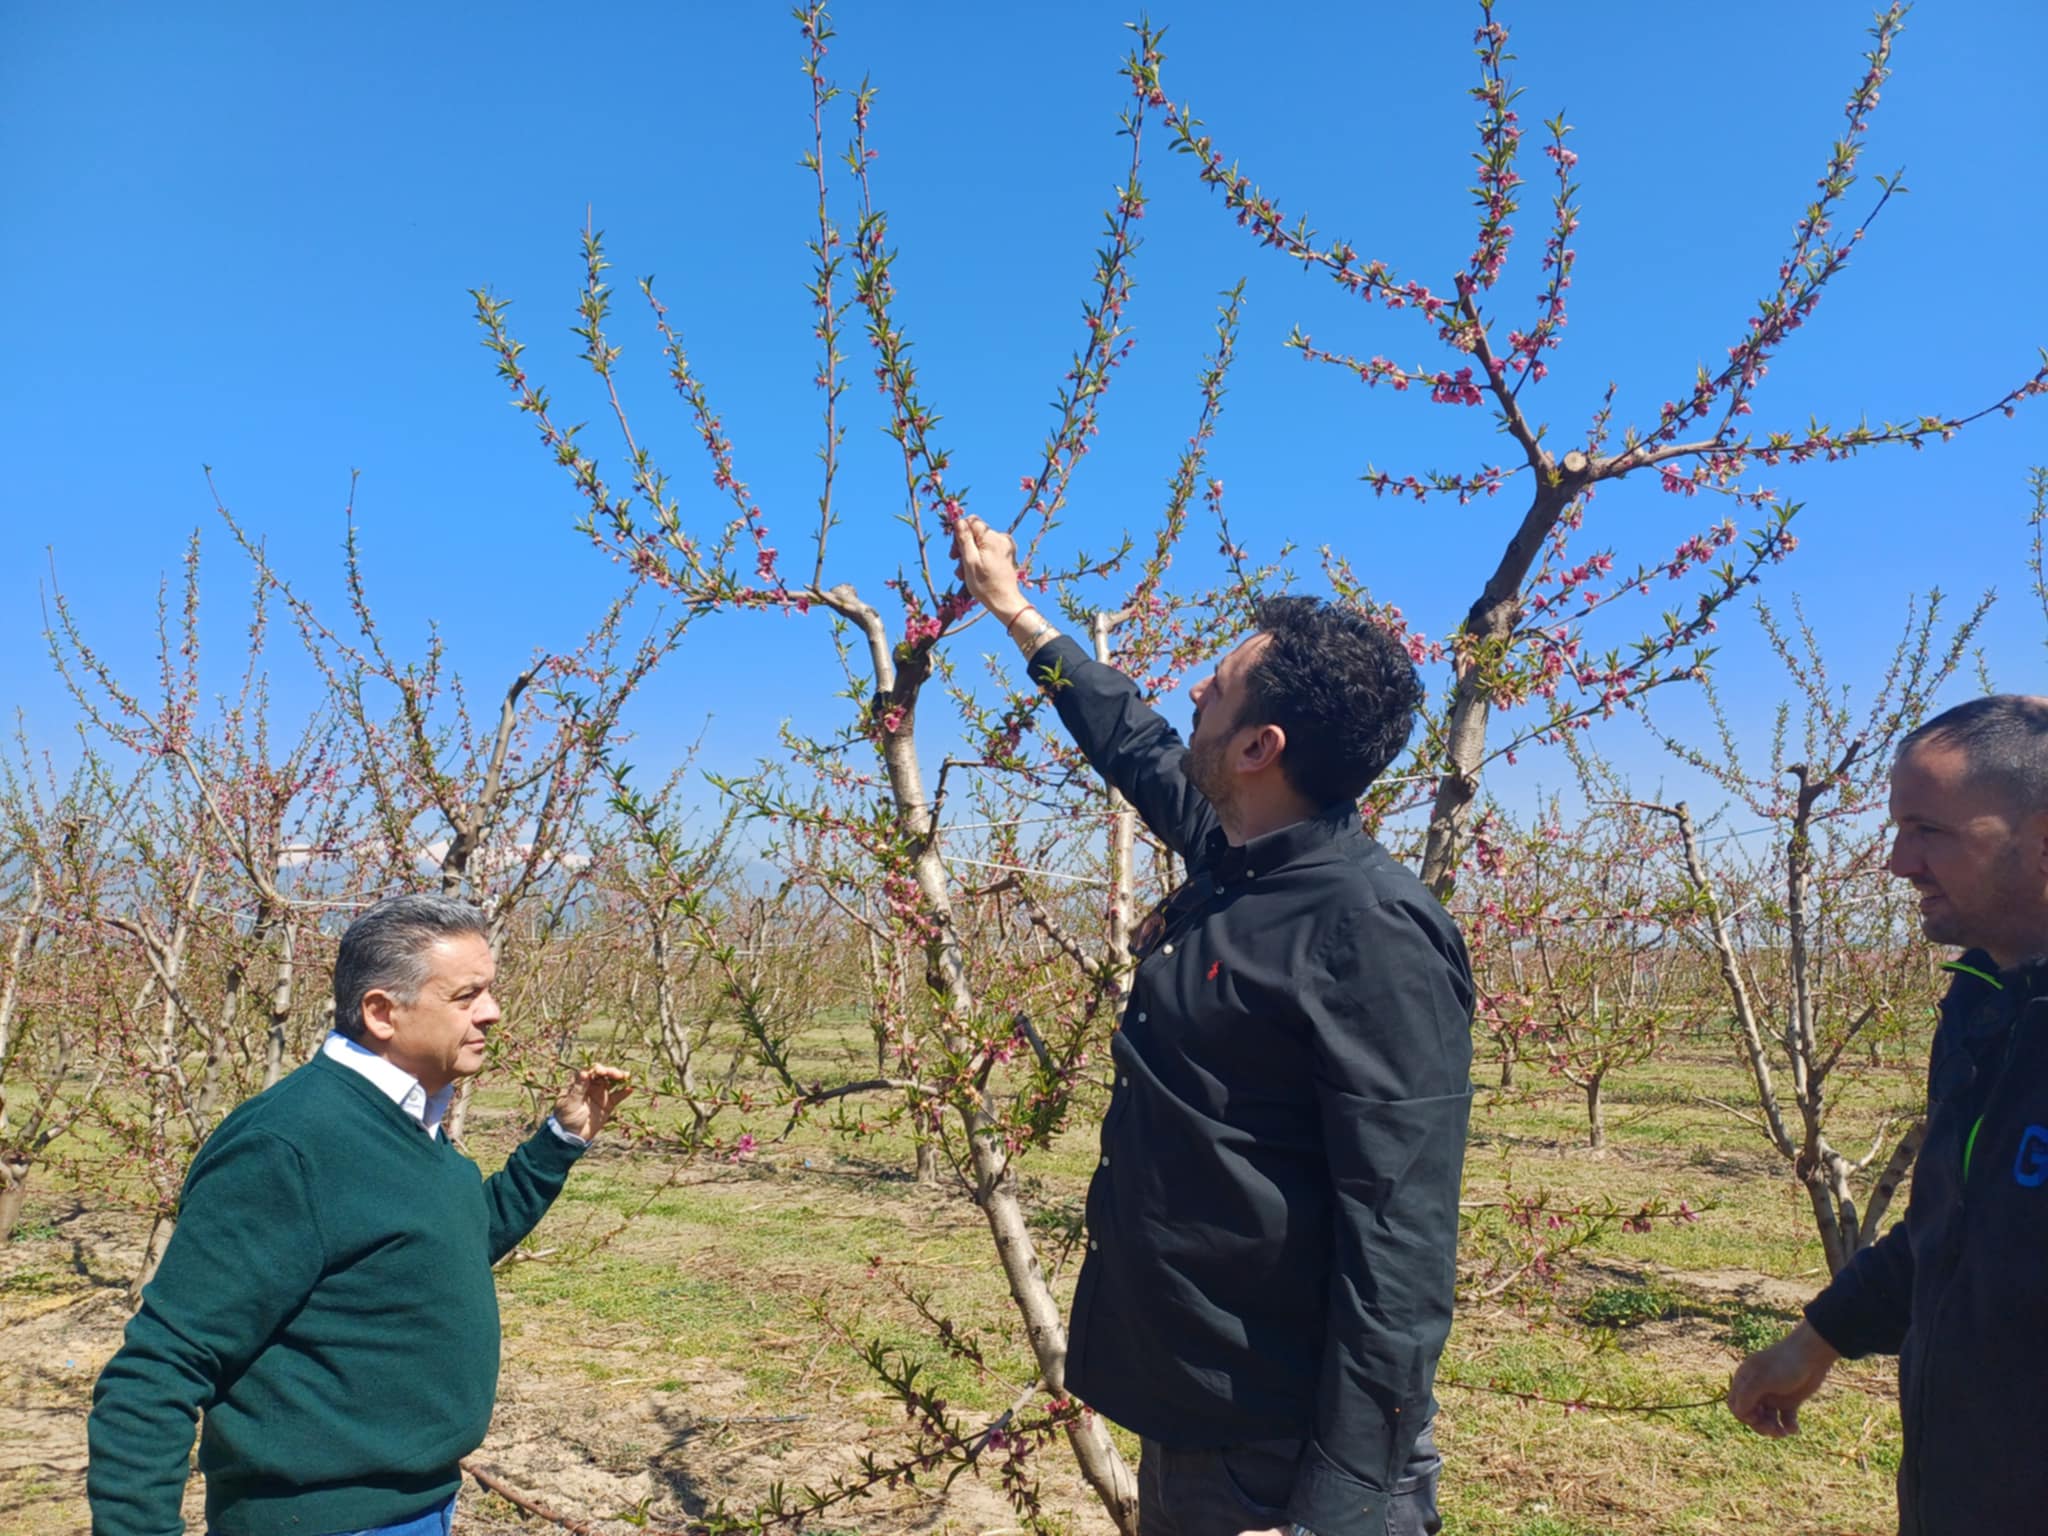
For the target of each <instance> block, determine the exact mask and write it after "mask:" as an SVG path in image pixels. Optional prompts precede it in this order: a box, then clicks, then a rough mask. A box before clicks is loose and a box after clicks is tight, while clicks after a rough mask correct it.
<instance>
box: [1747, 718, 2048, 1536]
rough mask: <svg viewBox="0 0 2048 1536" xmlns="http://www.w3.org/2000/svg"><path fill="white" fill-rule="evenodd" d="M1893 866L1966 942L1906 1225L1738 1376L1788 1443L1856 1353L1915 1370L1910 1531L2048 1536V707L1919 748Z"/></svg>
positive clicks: (1895, 800)
mask: <svg viewBox="0 0 2048 1536" xmlns="http://www.w3.org/2000/svg"><path fill="white" fill-rule="evenodd" d="M1891 810H1892V820H1893V821H1894V823H1895V824H1896V826H1897V828H1898V832H1897V839H1896V841H1895V843H1894V844H1893V848H1892V857H1891V869H1892V873H1894V874H1896V875H1898V876H1900V877H1901V878H1903V879H1906V880H1909V881H1911V882H1912V884H1913V886H1914V888H1915V889H1916V890H1917V891H1918V892H1919V893H1920V915H1921V925H1922V927H1923V929H1924V930H1925V932H1926V934H1927V937H1928V938H1929V939H1932V940H1934V941H1935V942H1936V943H1940V944H1956V945H1961V946H1964V947H1965V950H1966V952H1965V953H1964V955H1963V956H1962V958H1961V959H1960V960H1957V961H1954V962H1952V963H1951V964H1950V965H1949V967H1948V969H1949V970H1950V971H1952V972H1953V973H1954V980H1953V981H1952V982H1951V983H1950V985H1949V989H1948V994H1947V996H1946V997H1944V998H1943V999H1942V1005H1941V1020H1940V1023H1939V1025H1938V1026H1937V1028H1936V1030H1935V1035H1934V1047H1933V1052H1932V1055H1931V1057H1930V1061H1929V1066H1928V1075H1927V1116H1928V1118H1927V1137H1926V1140H1925V1141H1924V1142H1923V1144H1922V1145H1921V1149H1920V1159H1919V1162H1918V1164H1917V1165H1916V1166H1915V1168H1914V1170H1913V1188H1912V1195H1911V1200H1910V1203H1909V1205H1908V1208H1907V1211H1906V1218H1905V1220H1903V1221H1902V1222H1900V1223H1899V1224H1898V1225H1897V1226H1895V1227H1893V1228H1892V1229H1891V1231H1890V1232H1888V1233H1886V1234H1885V1235H1884V1237H1882V1238H1881V1239H1879V1240H1878V1241H1877V1242H1875V1243H1873V1244H1872V1245H1871V1246H1870V1247H1868V1248H1866V1249H1865V1250H1864V1251H1863V1252H1862V1253H1860V1254H1858V1255H1857V1256H1856V1258H1855V1259H1854V1260H1853V1261H1852V1262H1851V1263H1850V1264H1849V1265H1848V1266H1847V1267H1846V1268H1844V1269H1843V1271H1842V1272H1841V1273H1840V1274H1839V1275H1837V1276H1836V1277H1835V1278H1834V1280H1833V1282H1832V1283H1831V1284H1830V1285H1829V1286H1828V1287H1827V1289H1826V1290H1824V1291H1822V1292H1821V1293H1820V1295H1818V1296H1816V1297H1815V1298H1814V1299H1813V1301H1812V1302H1811V1303H1810V1304H1809V1305H1808V1306H1807V1308H1806V1318H1805V1321H1803V1322H1802V1323H1800V1324H1799V1326H1798V1327H1797V1328H1795V1329H1794V1330H1793V1331H1792V1333H1791V1334H1790V1335H1789V1336H1788V1337H1787V1338H1786V1339H1785V1340H1784V1341H1783V1342H1781V1343H1779V1344H1776V1345H1773V1346H1772V1347H1771V1348H1770V1349H1767V1350H1764V1351H1762V1352H1761V1353H1759V1354H1755V1355H1752V1356H1750V1358H1749V1359H1747V1360H1745V1361H1744V1362H1743V1363H1742V1365H1741V1366H1740V1368H1738V1369H1737V1371H1736V1373H1735V1379H1734V1381H1733V1383H1732V1384H1731V1386H1730V1388H1729V1392H1728V1405H1729V1408H1730V1410H1731V1411H1732V1412H1733V1413H1734V1414H1735V1416H1736V1417H1737V1418H1738V1419H1740V1420H1742V1422H1743V1423H1745V1424H1747V1425H1749V1426H1750V1427H1751V1428H1752V1429H1755V1430H1757V1431H1758V1432H1759V1433H1761V1434H1766V1435H1772V1436H1779V1435H1787V1434H1791V1433H1793V1432H1794V1431H1796V1430H1797V1428H1798V1427H1799V1405H1800V1404H1801V1403H1802V1402H1804V1401H1805V1400H1806V1399H1807V1398H1808V1397H1810V1396H1811V1395H1812V1394H1813V1392H1814V1391H1815V1390H1816V1389H1817V1388H1818V1387H1819V1386H1820V1384H1821V1382H1822V1380H1823V1379H1825V1377H1826V1376H1827V1373H1828V1370H1829V1368H1830V1367H1831V1366H1832V1365H1833V1364H1834V1362H1835V1361H1836V1360H1837V1359H1838V1358H1840V1357H1842V1356H1844V1355H1846V1356H1848V1357H1850V1358H1852V1359H1853V1358H1857V1357H1859V1356H1862V1355H1870V1354H1897V1355H1898V1356H1899V1396H1900V1416H1901V1418H1902V1420H1903V1422H1904V1426H1905V1449H1904V1454H1903V1456H1902V1457H1901V1458H1900V1462H1899V1529H1900V1532H1901V1533H1902V1536H1951V1533H1953V1536H1962V1533H1966V1532H1967V1533H1970V1536H1989V1533H1997V1536H2010V1533H2018V1532H2026V1531H2048V1457H2044V1456H2042V1454H2041V1453H2040V1449H2039V1446H2038V1445H2037V1443H2036V1442H2037V1438H2038V1436H2039V1433H2040V1432H2041V1430H2043V1429H2044V1428H2048V1396H2044V1392H2043V1382H2044V1381H2048V1308H2044V1306H2043V1303H2044V1302H2048V699H2040V698H2028V697H2023V696H2019V695H2013V694H2001V695H1996V696H1993V697H1990V698H1982V699H1973V700H1972V701H1970V702H1969V703H1967V704H1962V705H1958V706H1957V707H1956V708H1954V709H1952V710H1949V711H1948V712H1947V713H1945V714H1942V715H1939V716H1937V717H1936V718H1935V719H1933V720H1930V721H1928V722H1927V724H1925V725H1923V726H1922V727H1920V728H1919V729H1918V730H1916V731H1914V732H1913V733H1912V734H1911V735H1909V736H1908V737H1907V738H1906V739H1905V741H1904V742H1903V743H1902V744H1901V745H1900V748H1899V756H1898V760H1897V762H1896V764H1895V765H1894V767H1893V769H1892V797H1891Z"/></svg>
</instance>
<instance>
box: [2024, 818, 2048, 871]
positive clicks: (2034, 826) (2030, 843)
mask: <svg viewBox="0 0 2048 1536" xmlns="http://www.w3.org/2000/svg"><path fill="white" fill-rule="evenodd" d="M2021 836H2022V838H2023V839H2024V845H2025V847H2026V850H2027V853H2028V856H2029V857H2031V858H2032V859H2033V861H2034V873H2035V874H2037V875H2039V876H2040V877H2041V878H2042V879H2044V880H2048V811H2036V812H2035V813H2034V814H2033V815H2031V816H2029V817H2028V818H2027V820H2026V824H2025V826H2024V827H2023V829H2022V831H2021Z"/></svg>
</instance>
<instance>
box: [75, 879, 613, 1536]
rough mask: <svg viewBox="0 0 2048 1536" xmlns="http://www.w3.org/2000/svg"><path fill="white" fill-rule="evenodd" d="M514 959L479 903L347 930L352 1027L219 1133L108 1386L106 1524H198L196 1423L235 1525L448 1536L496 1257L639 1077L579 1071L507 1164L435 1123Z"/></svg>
mask: <svg viewBox="0 0 2048 1536" xmlns="http://www.w3.org/2000/svg"><path fill="white" fill-rule="evenodd" d="M496 973H497V965H496V962H495V961H494V960H493V959H492V957H491V947H490V944H489V943H488V942H487V940H486V937H485V933H484V926H483V920H482V918H481V916H480V915H479V914H478V912H477V910H476V909H475V908H474V907H471V906H468V905H466V904H465V903H463V902H459V901H455V900H452V899H450V898H448V897H442V896H395V897H393V898H391V899H390V900H388V901H382V902H379V903H378V904H377V905H376V906H374V907H372V908H370V910H369V911H367V912H365V913H363V915H362V916H360V917H358V918H357V919H356V920H355V922H354V923H352V924H350V926H349V929H348V932H346V933H345V934H343V935H342V939H341V950H340V953H339V955H338V956H337V957H336V960H335V966H334V1021H335V1033H334V1034H332V1035H330V1036H329V1037H328V1039H327V1043H326V1044H325V1045H324V1046H323V1047H322V1048H321V1051H320V1054H319V1055H317V1056H315V1057H314V1058H313V1060H312V1061H310V1062H308V1063H307V1064H306V1065H305V1066H303V1067H301V1068H299V1070H298V1071H296V1072H294V1073H292V1074H291V1075H290V1076H289V1077H287V1078H285V1079H284V1080H283V1081H282V1082H280V1083H278V1084H277V1086H276V1087H274V1088H271V1089H269V1090H268V1091H266V1092H264V1093H261V1094H258V1095H257V1096H256V1097H255V1098H253V1099H251V1100H250V1101H249V1102H248V1103H246V1104H244V1105H242V1106H241V1107H240V1108H239V1109H237V1110H236V1111H235V1112H234V1113H233V1114H231V1115H229V1116H228V1117H227V1119H225V1120H224V1121H222V1122H221V1126H220V1129H219V1130H217V1131H215V1132H214V1133H213V1135H212V1136H211V1137H210V1138H209V1139H208V1140H207V1143H206V1145H205V1147H204V1148H203V1149H202V1150H201V1151H200V1153H199V1156H198V1157H197V1158H195V1159H194V1160H193V1163H192V1171H191V1172H190V1173H189V1174H188V1175H187V1176H186V1179H185V1189H184V1194H183V1198H182V1200H181V1203H180V1206H179V1213H178V1228H177V1232H176V1233H175V1235H174V1236H173V1237H172V1239H171V1243H170V1247H169V1248H168V1249H167V1250H166V1251H165V1253H164V1260H163V1265H162V1267H161V1268H160V1269H159V1270H158V1271H157V1275H156V1279H155V1280H153V1281H152V1282H151V1283H150V1285H149V1286H148V1288H147V1289H146V1290H144V1291H143V1293H142V1309H141V1311H140V1312H138V1313H137V1314H136V1316H135V1319H134V1321H132V1322H131V1323H129V1325H128V1334H127V1339H126V1341H125V1342H124V1343H123V1344H122V1346H121V1349H120V1351H119V1352H118V1353H117V1354H116V1355H115V1356H114V1358H113V1359H112V1360H110V1361H108V1362H107V1367H106V1369H105V1370H104V1371H102V1372H101V1373H100V1378H99V1381H98V1383H97V1384H96V1385H95V1386H94V1388H93V1408H92V1418H91V1420H90V1422H89V1425H88V1429H89V1438H90V1443H91V1453H92V1459H91V1464H90V1467H89V1469H88V1471H87V1475H86V1491H87V1494H88V1496H89V1497H90V1500H91V1503H92V1521H93V1531H94V1533H95V1536H179V1533H181V1532H183V1530H184V1529H185V1524H184V1521H183V1519H182V1518H180V1516H179V1512H178V1507H179V1503H180V1500H181V1498H182V1496H183V1493H184V1488H185V1477H186V1469H187V1459H188V1457H189V1456H190V1454H191V1448H192V1421H193V1418H194V1416H195V1414H197V1413H198V1412H200V1411H201V1410H203V1411H204V1412H205V1415H206V1428H205V1432H204V1434H203V1435H202V1436H201V1437H200V1442H199V1470H200V1471H201V1472H202V1473H203V1474H204V1475H205V1477H206V1519H207V1526H208V1529H209V1530H210V1531H211V1532H213V1533H216V1536H269V1533H271V1532H278V1531H301V1532H304V1533H306V1536H323V1533H326V1532H333V1531H349V1532H360V1533H365V1536H368V1533H388V1536H445V1533H446V1532H447V1530H448V1527H449V1522H450V1519H451V1517H452V1514H453V1511H454V1507H455V1494H456V1492H457V1489H458V1488H459V1486H460V1484H461V1480H462V1478H461V1472H460V1470H459V1468H458V1466H457V1463H458V1462H460V1461H461V1459H462V1458H463V1457H464V1456H467V1455H468V1454H469V1453H470V1452H471V1451H473V1450H475V1449H476V1448H477V1446H478V1445H480V1444H482V1443H483V1438H484V1431H485V1430H486V1429H487V1428H488V1427H489V1426H490V1421H491V1405H492V1399H493V1398H494V1397H495V1395H496V1392H497V1383H498V1342H499V1340H498V1296H497V1290H496V1287H495V1284H494V1282H493V1280H492V1276H491V1265H492V1264H494V1263H495V1262H496V1261H497V1260H498V1259H500V1258H502V1257H503V1256H504V1255H505V1254H507V1253H509V1252H510V1251H511V1250H512V1248H513V1247H514V1245H516V1244H517V1243H518V1242H519V1240H520V1239H521V1238H523V1237H524V1236H526V1234H527V1233H528V1232H530V1231H532V1230H533V1227H534V1225H535V1224H536V1223H537V1222H538V1221H539V1220H540V1219H541V1217H542V1216H543V1215H544V1214H546V1212H547V1208H548V1206H549V1204H550V1203H551V1202H552V1201H553V1200H554V1198H555V1196H556V1195H557V1194H559V1193H560V1192H561V1189H562V1185H563V1182H564V1181H565V1180H566V1179H567V1178H568V1176H569V1169H570V1168H571V1167H572V1166H573V1165H574V1164H575V1162H576V1159H577V1158H578V1157H580V1156H582V1154H583V1149H584V1148H585V1147H587V1146H588V1145H589V1144H590V1140H591V1138H592V1137H594V1136H596V1135H597V1133H598V1132H599V1131H600V1130H602V1129H603V1127H604V1124H605V1122H606V1121H607V1120H609V1119H610V1118H611V1114H612V1110H613V1109H614V1108H615V1107H616V1106H617V1105H618V1102H619V1100H621V1099H622V1098H624V1097H625V1096H626V1095H627V1094H628V1093H630V1092H631V1091H632V1089H631V1088H630V1086H629V1085H628V1084H627V1082H626V1074H625V1073H623V1072H620V1071H617V1070H615V1069H614V1068H611V1067H591V1068H589V1069H587V1070H585V1071H583V1072H580V1073H578V1074H577V1076H576V1078H575V1080H574V1081H572V1082H571V1083H570V1085H569V1087H568V1089H567V1091H566V1092H564V1093H563V1095H562V1098H561V1102H559V1103H558V1104H556V1106H555V1112H554V1114H553V1115H552V1116H550V1117H549V1119H548V1123H547V1125H546V1126H545V1127H544V1128H543V1129H541V1130H539V1131H537V1132H535V1133H534V1134H533V1136H531V1137H530V1138H528V1139H527V1141H526V1143H525V1144H524V1145H523V1146H521V1147H520V1148H519V1149H518V1150H517V1151H515V1152H514V1153H513V1154H512V1157H511V1159H510V1160H509V1161H508V1162H507V1163H506V1164H505V1167H504V1170H503V1171H502V1172H500V1173H496V1174H493V1175H492V1176H491V1177H490V1178H488V1179H484V1178H479V1177H478V1174H477V1168H476V1164H474V1163H472V1162H471V1161H470V1160H469V1159H468V1158H466V1157H464V1156H463V1155H462V1154H461V1153H460V1152H458V1151H456V1150H455V1148H454V1147H453V1146H451V1145H450V1144H449V1143H448V1141H447V1139H446V1138H445V1137H443V1136H442V1135H441V1133H440V1124H441V1115H442V1112H443V1111H444V1110H446V1109H447V1107H448V1101H449V1099H450V1097H451V1096H452V1094H453V1091H454V1086H455V1083H456V1081H457V1080H458V1079H460V1078H465V1077H471V1076H474V1075H475V1074H476V1073H477V1072H479V1071H481V1070H482V1069H483V1064H484V1044H485V1037H486V1035H487V1034H488V1033H489V1031H490V1030H491V1028H492V1026H494V1025H495V1024H496V1023H497V1022H498V1016H499V1015H498V1004H497V1001H496V999H495V998H493V997H492V995H491V986H492V983H493V981H494V980H495V979H496Z"/></svg>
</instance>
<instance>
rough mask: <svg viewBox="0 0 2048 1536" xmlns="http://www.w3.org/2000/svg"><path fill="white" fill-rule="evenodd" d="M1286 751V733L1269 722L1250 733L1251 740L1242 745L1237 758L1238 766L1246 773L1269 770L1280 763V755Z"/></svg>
mask: <svg viewBox="0 0 2048 1536" xmlns="http://www.w3.org/2000/svg"><path fill="white" fill-rule="evenodd" d="M1286 750H1287V732H1286V731H1284V730H1282V729H1281V728H1280V727H1279V726H1277V725H1274V724H1272V723H1271V722H1270V721H1269V722H1267V723H1266V724H1265V725H1262V726H1260V727H1259V728H1258V729H1257V730H1256V731H1254V732H1253V733H1252V739H1251V740H1250V741H1248V742H1246V743H1245V744H1244V748H1243V750H1242V752H1241V753H1240V754H1239V756H1238V766H1239V767H1240V768H1241V769H1242V770H1243V771H1244V772H1246V773H1258V772H1260V771H1261V770H1263V769H1267V768H1271V767H1273V766H1274V765H1275V764H1277V763H1278V762H1279V761H1280V754H1281V753H1282V752H1285V751H1286Z"/></svg>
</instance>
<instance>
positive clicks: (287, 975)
mask: <svg viewBox="0 0 2048 1536" xmlns="http://www.w3.org/2000/svg"><path fill="white" fill-rule="evenodd" d="M298 952H299V926H298V924H297V923H293V922H286V923H285V924H284V926H283V927H282V928H281V929H279V931H278V937H277V974H276V976H275V977H274V978H273V979H272V981H271V986H270V1031H269V1040H268V1046H267V1051H266V1054H265V1057H264V1061H263V1086H264V1087H266V1088H268V1087H270V1086H271V1085H272V1084H273V1083H275V1082H276V1081H277V1080H278V1079H279V1078H281V1077H283V1076H284V1071H285V1067H284V1064H285V1061H286V1059H287V1058H288V1057H289V1056H290V1054H291V1021H292V1002H293V995H294V992H295V990H296V988H297V984H298Z"/></svg>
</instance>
